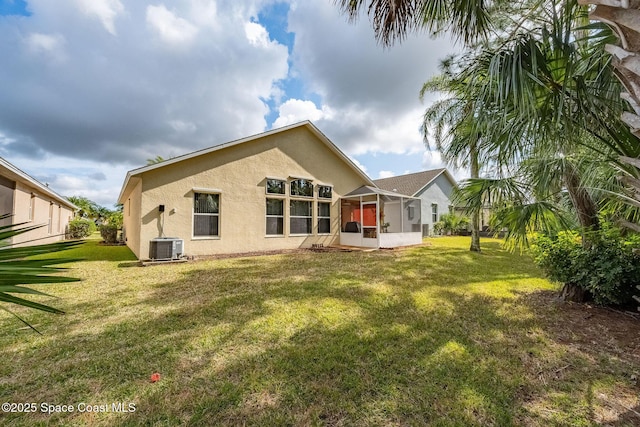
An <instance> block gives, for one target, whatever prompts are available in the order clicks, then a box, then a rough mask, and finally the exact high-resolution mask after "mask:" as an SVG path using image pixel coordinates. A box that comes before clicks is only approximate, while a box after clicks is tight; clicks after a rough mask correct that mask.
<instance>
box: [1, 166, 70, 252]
mask: <svg viewBox="0 0 640 427" xmlns="http://www.w3.org/2000/svg"><path fill="white" fill-rule="evenodd" d="M76 209H78V208H77V207H76V206H75V205H74V204H73V203H71V202H69V201H68V200H67V199H65V198H64V197H62V196H61V195H59V194H58V193H56V192H55V191H53V190H52V189H51V188H49V187H48V186H47V185H45V184H42V183H41V182H39V181H38V180H36V179H35V178H33V177H31V176H29V175H27V174H26V173H25V172H23V171H21V170H20V169H18V168H17V167H15V166H14V165H12V164H11V163H9V162H7V161H6V160H4V159H3V158H0V214H3V215H4V214H11V215H12V217H11V218H7V219H4V220H2V221H0V225H8V224H18V223H27V224H28V225H42V227H39V228H37V229H34V230H31V231H29V232H27V233H24V234H20V235H17V236H14V237H13V239H12V241H11V244H12V245H24V246H26V245H37V244H45V243H53V242H57V241H59V240H64V238H65V232H66V229H67V225H68V224H69V221H71V219H72V218H73V214H74V211H75V210H76Z"/></svg>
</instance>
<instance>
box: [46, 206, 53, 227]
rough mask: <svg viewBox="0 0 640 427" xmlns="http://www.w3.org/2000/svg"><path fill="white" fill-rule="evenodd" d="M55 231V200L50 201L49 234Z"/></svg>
mask: <svg viewBox="0 0 640 427" xmlns="http://www.w3.org/2000/svg"><path fill="white" fill-rule="evenodd" d="M52 233H53V202H49V224H48V226H47V234H52Z"/></svg>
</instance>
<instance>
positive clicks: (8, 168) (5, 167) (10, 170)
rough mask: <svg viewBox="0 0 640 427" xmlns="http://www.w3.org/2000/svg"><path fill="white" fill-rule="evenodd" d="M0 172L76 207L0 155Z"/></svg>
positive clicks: (75, 207)
mask: <svg viewBox="0 0 640 427" xmlns="http://www.w3.org/2000/svg"><path fill="white" fill-rule="evenodd" d="M0 174H2V176H6V177H7V178H9V179H11V180H14V181H18V182H21V183H23V184H26V185H28V186H30V187H33V188H35V189H36V190H38V191H40V192H41V193H42V194H46V195H47V196H49V197H51V199H53V200H55V201H57V202H58V203H60V204H63V205H66V206H68V207H70V208H71V209H78V207H77V206H76V205H74V204H73V203H71V202H70V201H69V200H67V199H66V198H65V197H63V196H61V195H60V194H58V193H56V192H55V191H53V190H52V189H51V188H49V186H48V185H44V184H43V183H41V182H40V181H38V180H37V179H35V178H33V177H32V176H30V175H28V174H27V173H26V172H23V171H22V170H20V169H18V168H17V167H15V166H14V165H12V164H11V163H9V162H8V161H6V160H5V159H3V158H2V157H0Z"/></svg>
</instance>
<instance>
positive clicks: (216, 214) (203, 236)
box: [191, 188, 222, 240]
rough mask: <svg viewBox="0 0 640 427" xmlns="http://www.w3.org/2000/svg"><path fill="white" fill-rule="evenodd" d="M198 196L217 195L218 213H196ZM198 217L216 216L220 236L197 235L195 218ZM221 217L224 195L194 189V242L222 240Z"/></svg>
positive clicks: (192, 233)
mask: <svg viewBox="0 0 640 427" xmlns="http://www.w3.org/2000/svg"><path fill="white" fill-rule="evenodd" d="M198 194H211V195H216V196H218V213H196V212H195V210H196V208H195V200H196V195H198ZM196 215H198V216H215V217H218V234H215V235H196V234H195V232H196V230H195V228H196V227H195V218H196ZM221 215H222V193H221V192H220V191H213V190H209V191H207V190H205V189H200V188H198V189H195V188H194V189H193V202H192V204H191V239H193V240H220V236H221V235H222V232H221V230H220V229H221V228H222V227H221V225H222V222H221Z"/></svg>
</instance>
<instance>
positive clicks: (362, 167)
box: [349, 156, 367, 174]
mask: <svg viewBox="0 0 640 427" xmlns="http://www.w3.org/2000/svg"><path fill="white" fill-rule="evenodd" d="M349 159H350V160H351V161H352V162H353V163H354V164H355V165H356V166H357V167H359V168H360V170H361V171H362V172H364V173H365V174H366V173H367V167H366V166H365V165H363V164H362V163H360V162H359V161H358V159H356V158H354V157H351V156H349Z"/></svg>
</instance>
